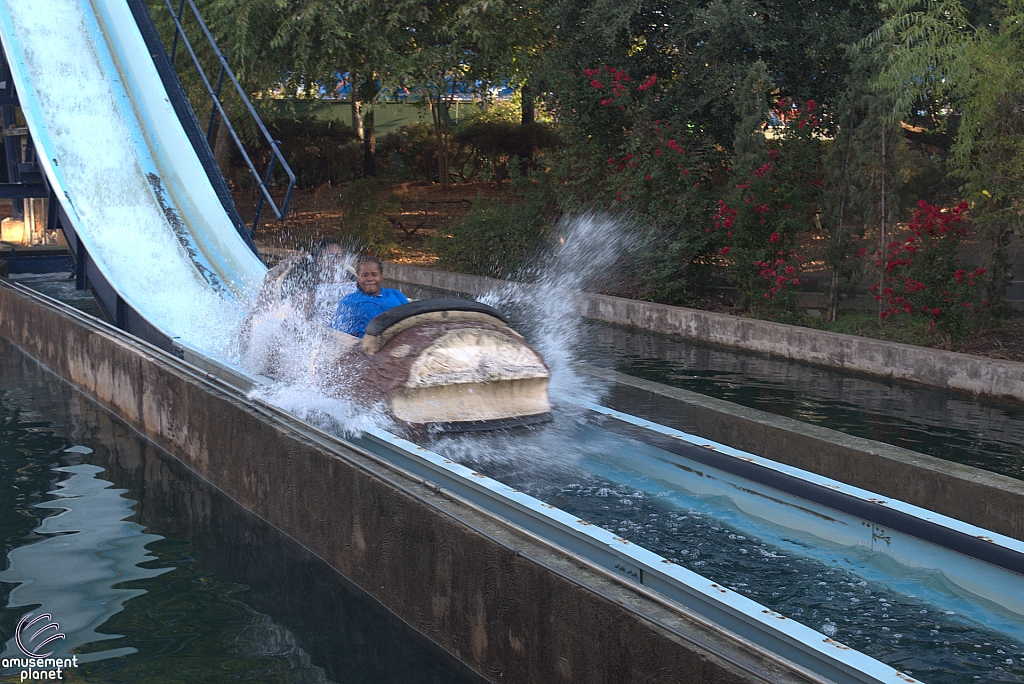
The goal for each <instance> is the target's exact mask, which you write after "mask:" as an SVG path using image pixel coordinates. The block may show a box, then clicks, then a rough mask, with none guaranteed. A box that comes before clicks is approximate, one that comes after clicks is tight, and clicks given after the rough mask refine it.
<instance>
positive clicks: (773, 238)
mask: <svg viewBox="0 0 1024 684" xmlns="http://www.w3.org/2000/svg"><path fill="white" fill-rule="evenodd" d="M778 241H779V234H778V233H772V234H771V235H769V236H768V242H770V243H772V244H773V245H774V244H775V243H776V242H778Z"/></svg>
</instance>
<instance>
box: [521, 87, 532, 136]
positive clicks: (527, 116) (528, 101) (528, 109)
mask: <svg viewBox="0 0 1024 684" xmlns="http://www.w3.org/2000/svg"><path fill="white" fill-rule="evenodd" d="M521 92H522V96H523V118H522V122H523V125H524V126H529V125H530V124H532V123H533V121H534V108H535V105H534V102H533V90H532V89H531V88H530V84H529V83H525V84H523V89H522V91H521Z"/></svg>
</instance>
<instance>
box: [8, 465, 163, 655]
mask: <svg viewBox="0 0 1024 684" xmlns="http://www.w3.org/2000/svg"><path fill="white" fill-rule="evenodd" d="M55 470H56V471H58V472H63V473H69V474H70V475H71V477H70V478H68V479H66V480H62V481H60V482H58V483H57V489H56V490H54V491H52V492H50V494H52V495H54V496H55V497H56V498H55V499H53V500H50V501H42V502H40V503H37V504H35V506H36V507H38V508H45V509H50V510H53V511H59V513H56V514H55V515H49V516H47V517H44V518H43V520H42V523H41V524H40V525H39V527H37V528H36V530H35V531H36V534H38V535H41V536H43V537H45V538H44V539H43V540H42V541H38V542H36V543H34V544H27V545H25V546H20V547H18V548H16V549H13V550H11V551H10V553H8V554H7V560H8V563H9V565H8V567H7V569H6V570H4V571H3V572H0V582H9V583H11V584H16V585H17V586H16V587H15V588H14V589H12V590H11V592H10V594H9V595H8V598H7V610H8V611H14V612H21V613H26V612H28V611H30V610H34V609H36V608H37V607H38V608H40V611H36V612H44V613H49V614H51V615H53V616H54V618H53V619H54V620H55V621H57V622H58V623H59V624H60V628H61V630H62V631H63V633H64V634H65V635H66V639H64V640H61V641H57V642H54V643H53V647H54V649H55V650H54V657H58V658H59V657H66V656H67V654H70V653H71V652H72V650H74V652H75V653H81V652H82V650H81V647H82V646H84V645H85V644H89V643H92V642H95V641H102V640H106V639H114V638H116V637H117V635H114V634H99V633H97V631H96V630H97V629H98V628H99V627H100V626H101V625H103V624H104V623H106V622H107V620H109V619H110V618H111V617H112V616H113V615H115V614H116V613H119V612H121V610H122V608H123V605H124V603H125V601H128V600H129V599H131V598H133V597H135V596H138V595H139V594H140V593H141V592H140V591H138V590H132V589H124V588H116V586H117V585H118V584H120V583H122V582H126V581H131V580H135V579H145V578H147V577H154V576H156V575H160V574H162V573H164V572H166V570H165V569H162V568H161V569H144V568H140V567H139V564H140V563H145V562H146V561H149V560H152V559H153V557H152V556H150V555H149V553H147V552H146V548H145V547H146V544H149V543H151V542H154V541H156V540H157V539H160V537H158V536H156V535H152V534H145V533H143V532H142V527H141V526H140V525H139V524H138V523H133V522H127V520H126V518H129V517H130V516H131V515H132V509H131V505H132V503H133V502H132V501H129V500H128V499H125V498H124V497H123V496H121V495H122V494H124V493H125V491H124V490H123V489H113V488H111V483H110V482H107V481H106V480H102V479H100V478H98V477H96V475H97V474H98V473H100V472H102V471H103V468H99V467H97V466H94V465H88V464H81V465H74V466H67V467H62V468H56V469H55ZM133 651H134V649H133V648H131V647H125V648H116V649H104V650H96V651H93V652H92V653H90V654H89V656H84V657H80V658H79V662H88V661H89V660H99V659H101V658H115V657H117V656H121V655H126V654H128V653H132V652H133ZM3 656H4V657H5V658H16V657H19V652H18V648H17V646H16V645H15V642H14V639H11V640H10V641H9V642H8V643H7V649H6V650H5V651H4V653H3Z"/></svg>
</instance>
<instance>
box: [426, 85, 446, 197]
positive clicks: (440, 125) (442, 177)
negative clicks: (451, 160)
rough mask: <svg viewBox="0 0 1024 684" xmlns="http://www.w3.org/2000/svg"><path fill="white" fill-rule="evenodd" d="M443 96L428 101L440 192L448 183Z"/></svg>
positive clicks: (439, 94)
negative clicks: (432, 126) (435, 140)
mask: <svg viewBox="0 0 1024 684" xmlns="http://www.w3.org/2000/svg"><path fill="white" fill-rule="evenodd" d="M443 107H444V96H443V95H442V94H441V93H440V92H438V94H437V101H436V102H435V101H434V98H433V97H431V99H430V114H431V118H432V119H433V122H434V135H435V137H436V138H437V180H438V182H439V183H440V184H441V189H442V190H447V189H448V186H449V183H448V145H447V140H446V135H445V133H446V132H447V131H446V129H447V128H448V126H447V121H446V120H445V119H446V114H447V112H445V111H444V108H443Z"/></svg>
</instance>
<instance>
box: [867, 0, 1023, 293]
mask: <svg viewBox="0 0 1024 684" xmlns="http://www.w3.org/2000/svg"><path fill="white" fill-rule="evenodd" d="M882 7H883V9H884V10H885V11H886V12H887V13H888V18H887V20H886V22H885V24H884V25H883V26H882V27H881V28H880V29H879V30H878V31H876V32H875V33H874V34H873V35H872V37H871V41H870V42H871V43H872V44H874V45H877V46H879V50H880V51H882V50H884V51H885V64H884V68H883V69H882V72H881V74H880V76H879V79H878V83H879V85H880V87H882V88H886V89H889V90H890V91H893V92H896V93H898V96H897V97H896V100H895V103H894V105H893V107H892V110H891V112H890V117H891V118H892V119H898V118H900V117H902V116H904V115H906V113H907V112H908V111H909V110H912V109H914V108H916V107H919V106H920V103H921V102H923V101H927V100H930V99H940V100H942V101H944V102H945V103H946V108H947V110H949V111H955V112H959V114H960V116H959V121H958V122H956V123H957V124H958V125H956V126H955V136H956V137H955V141H954V143H953V145H952V148H951V153H952V154H951V157H950V160H949V161H950V164H951V172H952V174H953V175H954V176H955V177H956V178H957V179H959V180H961V181H963V182H964V186H963V191H964V194H965V196H966V198H967V199H968V200H969V202H970V203H971V205H972V207H973V208H974V209H975V212H976V214H975V221H976V222H977V223H978V225H979V226H980V227H981V228H982V234H983V236H984V237H985V238H986V239H987V241H988V243H989V253H988V257H987V261H988V267H989V269H988V273H989V277H988V279H987V282H986V287H987V289H988V290H989V292H990V293H991V295H992V297H993V301H995V302H996V303H997V304H999V306H997V307H994V309H995V312H996V313H1005V312H1006V311H1005V308H1004V307H1003V306H1001V302H1002V298H1003V295H1004V294H1005V292H1006V288H1007V286H1008V284H1009V280H1010V277H1011V276H1010V269H1009V259H1008V256H1007V247H1008V243H1009V241H1010V238H1011V236H1012V235H1013V233H1014V232H1019V231H1020V230H1021V229H1022V227H1024V222H1022V217H1021V212H1020V210H1019V207H1020V205H1021V203H1022V202H1024V95H1022V93H1024V72H1022V70H1021V68H1020V65H1021V63H1022V61H1024V1H1022V0H1004V1H1003V2H1002V3H1001V4H1000V5H998V6H996V5H992V6H986V7H985V10H986V11H985V12H982V13H978V12H976V13H975V14H976V16H974V17H972V13H971V11H970V9H969V8H968V6H967V5H965V4H964V3H962V2H960V0H926V1H922V0H889V1H888V2H886V3H884V4H883V6H882ZM972 19H974V20H975V22H974V23H973V24H972ZM893 46H895V47H893ZM947 118H953V117H947ZM949 128H951V129H952V128H954V126H952V125H951V126H949Z"/></svg>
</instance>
